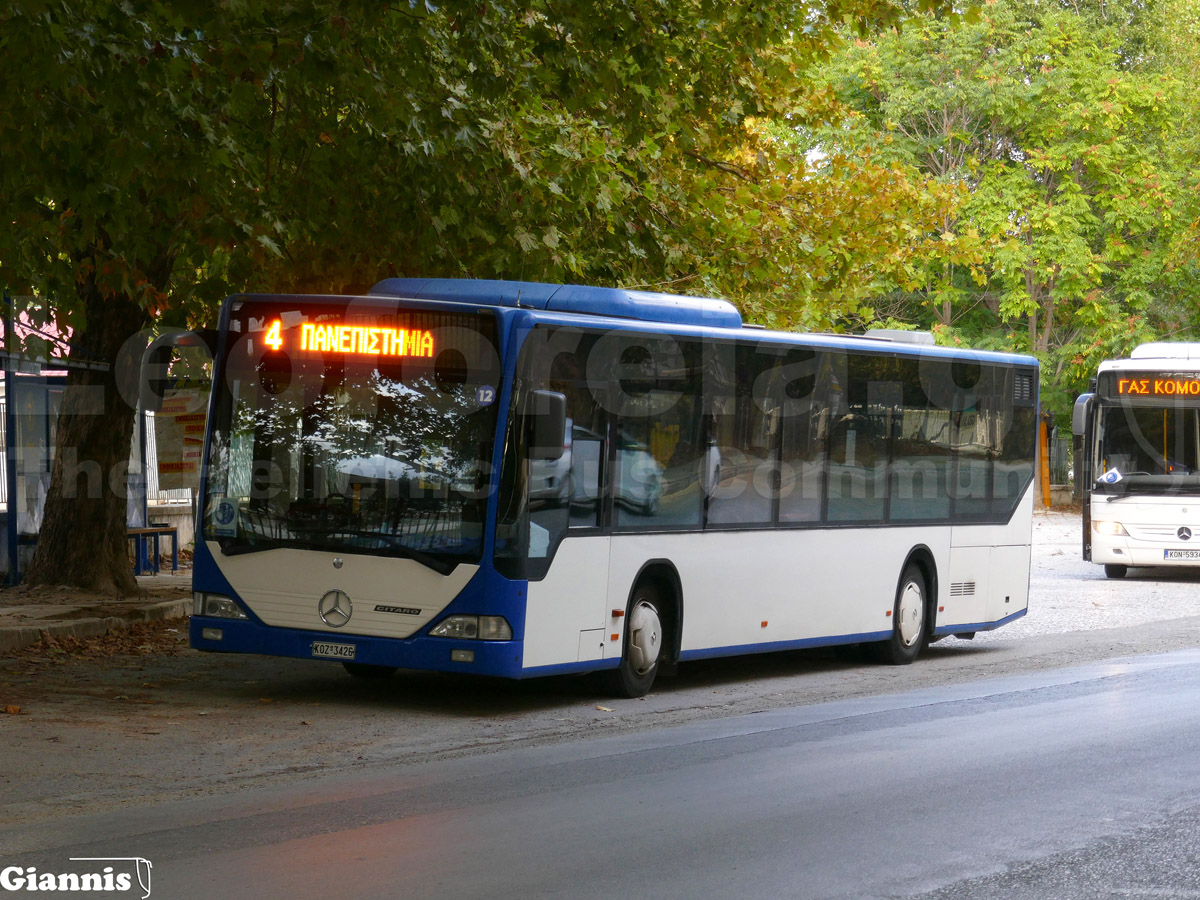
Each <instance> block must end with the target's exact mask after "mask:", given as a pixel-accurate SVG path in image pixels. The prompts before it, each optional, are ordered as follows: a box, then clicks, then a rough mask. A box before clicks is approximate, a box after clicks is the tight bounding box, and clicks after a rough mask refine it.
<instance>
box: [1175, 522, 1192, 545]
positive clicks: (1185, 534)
mask: <svg viewBox="0 0 1200 900" xmlns="http://www.w3.org/2000/svg"><path fill="white" fill-rule="evenodd" d="M1175 533H1176V534H1177V535H1179V539H1180V540H1181V541H1190V540H1191V539H1192V529H1190V528H1188V527H1187V526H1186V525H1184V526H1183V527H1182V528H1180V529H1179V530H1178V531H1177V532H1175Z"/></svg>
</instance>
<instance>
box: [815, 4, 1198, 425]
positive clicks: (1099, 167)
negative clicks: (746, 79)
mask: <svg viewBox="0 0 1200 900" xmlns="http://www.w3.org/2000/svg"><path fill="white" fill-rule="evenodd" d="M1146 6H1147V4H1140V3H1139V4H1129V5H1128V6H1127V7H1122V6H1121V5H1120V4H1107V3H1106V4H1094V5H1092V6H1089V5H1088V4H1087V3H1082V4H1058V3H1053V2H1049V0H991V2H989V3H987V4H986V5H985V7H984V8H983V9H982V11H981V13H980V15H979V17H978V18H977V19H976V20H975V21H974V22H968V23H955V24H948V23H946V22H944V21H942V20H939V19H937V18H936V17H931V16H919V17H915V18H913V19H910V20H909V21H908V22H906V24H905V27H904V29H903V30H900V31H890V32H887V33H885V34H882V35H880V36H879V37H878V38H877V39H873V40H870V41H860V42H857V43H855V44H854V45H852V46H848V47H847V48H846V49H845V50H844V51H843V52H842V53H840V54H838V56H837V57H836V59H835V60H834V62H833V64H832V65H831V66H829V67H827V68H826V69H825V70H824V71H823V72H822V79H823V81H824V83H825V84H827V85H828V86H829V87H830V88H831V89H832V90H834V91H836V93H837V96H838V97H839V99H840V100H841V101H842V102H843V103H844V104H845V105H846V110H847V112H846V115H845V116H844V117H842V118H841V119H840V120H838V121H836V122H835V123H834V125H833V127H830V128H826V129H824V130H823V131H821V132H820V133H819V134H817V135H816V138H817V140H818V141H819V144H818V145H819V146H835V147H837V148H839V149H840V150H842V151H843V152H854V153H863V152H872V153H878V154H882V155H883V156H885V157H887V158H891V159H893V160H895V161H896V162H897V163H899V164H903V165H907V166H913V167H916V168H917V169H918V170H919V171H921V172H923V173H926V174H928V175H929V176H931V177H933V178H934V179H936V180H937V181H938V182H939V183H944V184H953V185H957V186H959V187H960V188H961V189H962V195H961V198H960V201H959V202H958V203H957V204H956V205H955V207H954V208H953V212H952V214H951V215H949V216H948V217H947V218H946V220H945V222H944V230H943V233H942V238H943V242H942V245H941V246H939V247H938V248H937V250H938V251H941V252H936V251H935V252H934V253H932V254H931V255H930V256H929V258H928V259H927V261H926V265H925V270H924V272H923V273H922V274H921V276H920V277H917V278H914V279H913V281H914V284H918V285H919V287H920V289H919V290H917V291H906V290H904V287H903V285H898V286H897V290H898V292H899V293H900V294H901V295H902V296H903V297H904V299H905V300H906V302H907V303H908V306H909V317H910V318H911V319H912V320H915V321H919V322H921V323H925V324H932V325H934V326H935V327H936V328H938V329H940V331H941V334H942V337H943V339H944V340H952V341H967V342H970V343H972V344H974V345H981V344H982V345H985V346H996V347H1003V348H1007V349H1014V350H1024V351H1030V352H1034V353H1036V354H1037V355H1039V356H1040V357H1041V358H1042V360H1043V362H1044V363H1045V364H1046V376H1047V377H1046V379H1045V383H1044V389H1045V392H1046V396H1047V399H1048V400H1049V401H1050V403H1051V405H1052V406H1054V407H1055V408H1056V409H1057V410H1058V411H1059V412H1060V413H1061V412H1064V411H1065V410H1066V409H1067V408H1069V402H1070V399H1072V398H1073V395H1074V392H1075V391H1076V390H1077V389H1078V388H1079V387H1080V386H1081V381H1082V380H1083V379H1084V378H1085V377H1086V374H1087V373H1089V372H1091V371H1094V368H1095V365H1096V363H1097V362H1098V361H1099V360H1100V359H1103V358H1105V357H1107V356H1113V355H1120V354H1122V353H1124V352H1126V351H1127V350H1128V348H1129V347H1130V346H1131V345H1132V344H1135V343H1137V342H1139V341H1140V340H1142V339H1145V338H1146V337H1147V336H1149V335H1152V334H1159V333H1182V332H1183V331H1184V330H1185V329H1188V328H1190V323H1191V317H1192V316H1193V315H1194V312H1195V308H1196V301H1197V299H1198V297H1197V293H1196V289H1195V286H1194V284H1195V281H1194V275H1195V269H1194V258H1193V259H1191V260H1189V259H1188V258H1187V257H1188V253H1187V251H1186V250H1185V249H1184V248H1185V247H1188V246H1189V241H1188V239H1187V234H1186V233H1187V229H1188V225H1189V222H1190V221H1191V220H1189V218H1188V216H1189V215H1190V212H1189V208H1190V207H1191V204H1192V203H1193V198H1194V185H1195V181H1194V176H1193V175H1192V174H1191V170H1192V168H1193V167H1192V165H1190V164H1189V163H1188V154H1187V153H1185V152H1183V147H1182V145H1181V139H1182V138H1183V137H1184V133H1183V126H1181V123H1184V122H1187V121H1194V120H1195V112H1196V110H1195V105H1196V98H1195V96H1194V95H1192V96H1189V95H1188V94H1187V92H1186V91H1184V90H1183V81H1182V80H1181V79H1180V78H1179V77H1178V70H1177V69H1173V68H1172V67H1169V66H1164V65H1161V64H1160V63H1161V61H1160V60H1158V59H1157V58H1156V56H1155V53H1154V52H1153V51H1154V48H1155V46H1156V40H1157V38H1156V36H1155V34H1154V33H1153V30H1152V29H1151V28H1150V25H1149V21H1150V20H1149V18H1148V17H1147V16H1146V15H1145V8H1146ZM1193 159H1194V157H1193ZM967 247H969V248H970V251H971V252H969V253H966V254H965V258H966V259H967V260H973V261H972V262H970V264H968V265H966V266H963V265H961V264H957V265H956V264H955V262H954V260H952V259H950V258H949V257H948V255H947V254H948V253H949V252H950V251H953V252H956V253H959V254H962V253H963V251H964V250H965V249H967ZM1017 323H1021V325H1022V326H1023V327H1021V328H1015V327H1014V326H1015V325H1017Z"/></svg>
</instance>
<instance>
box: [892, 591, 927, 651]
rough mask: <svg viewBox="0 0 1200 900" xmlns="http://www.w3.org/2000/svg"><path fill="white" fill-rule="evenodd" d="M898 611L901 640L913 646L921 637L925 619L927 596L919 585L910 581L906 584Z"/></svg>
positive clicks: (907, 645) (906, 644) (908, 645)
mask: <svg viewBox="0 0 1200 900" xmlns="http://www.w3.org/2000/svg"><path fill="white" fill-rule="evenodd" d="M897 613H898V616H899V618H898V621H897V624H898V626H899V629H900V640H901V641H902V642H903V643H904V646H905V647H911V646H912V645H913V644H915V643H916V642H917V641H919V640H920V639H921V629H922V627H923V625H924V619H925V597H924V596H923V595H922V593H921V588H920V586H919V585H917V584H916V583H914V582H911V581H910V582H909V583H908V584H906V585H905V586H904V591H903V592H902V593H901V594H900V603H899V609H898V610H897Z"/></svg>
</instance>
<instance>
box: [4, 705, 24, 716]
mask: <svg viewBox="0 0 1200 900" xmlns="http://www.w3.org/2000/svg"><path fill="white" fill-rule="evenodd" d="M4 714H5V715H7V716H19V715H20V714H21V707H19V706H6V707H4Z"/></svg>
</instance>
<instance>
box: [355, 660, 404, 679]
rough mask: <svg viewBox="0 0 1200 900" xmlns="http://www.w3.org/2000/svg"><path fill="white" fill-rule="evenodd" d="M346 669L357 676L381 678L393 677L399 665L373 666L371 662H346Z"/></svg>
mask: <svg viewBox="0 0 1200 900" xmlns="http://www.w3.org/2000/svg"><path fill="white" fill-rule="evenodd" d="M342 665H343V666H345V668H346V671H347V672H349V673H350V674H351V675H353V676H354V677H355V678H370V679H381V678H391V677H392V676H393V675H395V674H396V669H398V668H399V666H373V665H371V664H370V663H356V662H344V663H342Z"/></svg>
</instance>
